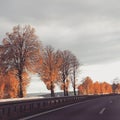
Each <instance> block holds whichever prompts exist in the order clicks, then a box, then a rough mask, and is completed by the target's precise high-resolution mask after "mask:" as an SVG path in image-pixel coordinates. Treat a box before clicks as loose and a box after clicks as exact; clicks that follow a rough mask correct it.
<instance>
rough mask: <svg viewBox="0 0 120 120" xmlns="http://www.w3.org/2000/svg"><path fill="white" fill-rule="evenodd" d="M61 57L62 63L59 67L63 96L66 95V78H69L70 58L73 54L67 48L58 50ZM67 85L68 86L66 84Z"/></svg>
mask: <svg viewBox="0 0 120 120" xmlns="http://www.w3.org/2000/svg"><path fill="white" fill-rule="evenodd" d="M60 53H61V58H62V65H61V69H60V73H61V81H62V83H63V84H62V88H63V90H64V96H68V88H66V80H67V79H69V75H70V74H71V71H72V64H71V62H72V58H73V54H72V53H71V52H70V51H69V50H64V51H60ZM67 87H69V86H68V85H67Z"/></svg>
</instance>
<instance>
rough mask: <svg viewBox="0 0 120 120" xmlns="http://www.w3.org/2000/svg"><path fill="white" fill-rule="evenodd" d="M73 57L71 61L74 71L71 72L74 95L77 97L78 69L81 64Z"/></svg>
mask: <svg viewBox="0 0 120 120" xmlns="http://www.w3.org/2000/svg"><path fill="white" fill-rule="evenodd" d="M71 57H72V60H71V66H72V71H71V75H70V79H71V83H72V87H73V92H74V95H76V81H77V79H76V78H77V74H78V68H79V65H80V64H79V61H78V59H77V58H76V56H75V55H73V56H71Z"/></svg>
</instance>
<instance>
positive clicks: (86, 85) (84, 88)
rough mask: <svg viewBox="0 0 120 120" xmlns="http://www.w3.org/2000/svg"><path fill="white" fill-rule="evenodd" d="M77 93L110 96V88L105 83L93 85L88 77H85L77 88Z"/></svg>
mask: <svg viewBox="0 0 120 120" xmlns="http://www.w3.org/2000/svg"><path fill="white" fill-rule="evenodd" d="M78 93H79V94H83V95H88V94H110V93H112V86H111V85H110V84H109V83H107V82H102V83H99V82H98V81H96V82H95V83H93V81H92V79H91V78H90V77H86V78H85V79H84V81H83V83H82V84H80V85H79V86H78Z"/></svg>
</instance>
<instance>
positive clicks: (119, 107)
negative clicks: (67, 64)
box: [24, 95, 120, 120]
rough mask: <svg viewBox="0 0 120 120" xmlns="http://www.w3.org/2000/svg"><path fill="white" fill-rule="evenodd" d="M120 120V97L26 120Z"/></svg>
mask: <svg viewBox="0 0 120 120" xmlns="http://www.w3.org/2000/svg"><path fill="white" fill-rule="evenodd" d="M28 119H29V120H120V95H116V96H106V97H101V98H97V99H93V100H87V101H85V102H79V103H76V104H73V105H69V106H67V107H62V108H59V109H56V110H51V111H48V112H44V113H40V114H39V115H36V117H33V116H32V117H31V118H26V119H24V120H28Z"/></svg>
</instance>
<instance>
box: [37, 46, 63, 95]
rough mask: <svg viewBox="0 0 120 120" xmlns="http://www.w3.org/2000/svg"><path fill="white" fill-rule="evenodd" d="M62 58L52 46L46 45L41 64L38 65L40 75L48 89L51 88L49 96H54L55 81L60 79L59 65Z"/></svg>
mask: <svg viewBox="0 0 120 120" xmlns="http://www.w3.org/2000/svg"><path fill="white" fill-rule="evenodd" d="M61 64H62V59H61V57H60V56H59V54H58V53H57V52H55V51H54V49H53V47H51V46H46V47H45V49H44V53H43V56H42V65H41V66H40V70H39V73H40V77H41V79H42V80H43V82H44V83H45V84H46V87H47V89H48V90H51V97H54V96H55V94H54V88H55V83H57V82H59V80H60V66H61Z"/></svg>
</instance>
